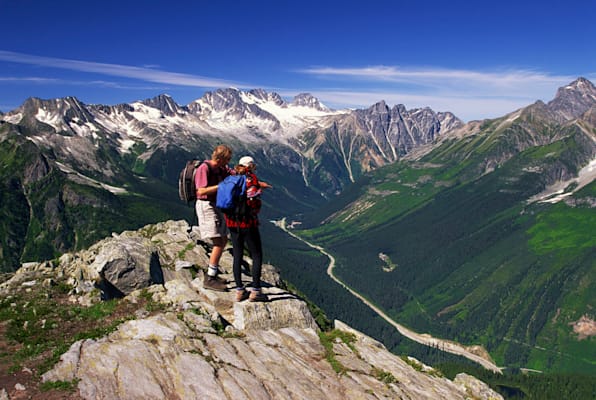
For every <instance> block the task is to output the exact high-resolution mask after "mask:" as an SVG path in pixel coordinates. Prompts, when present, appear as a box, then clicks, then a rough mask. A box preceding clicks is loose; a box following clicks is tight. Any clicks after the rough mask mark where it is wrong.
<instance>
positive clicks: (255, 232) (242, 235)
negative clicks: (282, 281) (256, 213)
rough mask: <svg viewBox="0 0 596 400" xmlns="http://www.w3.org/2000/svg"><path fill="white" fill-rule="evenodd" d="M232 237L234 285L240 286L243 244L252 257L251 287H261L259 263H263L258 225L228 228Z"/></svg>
mask: <svg viewBox="0 0 596 400" xmlns="http://www.w3.org/2000/svg"><path fill="white" fill-rule="evenodd" d="M229 230H230V236H231V238H232V246H234V249H233V255H234V280H235V281H236V287H242V286H243V284H242V277H241V271H240V268H241V267H242V256H243V253H244V244H245V243H246V246H247V247H248V251H249V252H250V256H251V258H252V268H251V275H252V287H253V288H255V289H260V288H261V264H262V263H263V248H262V246H261V234H260V233H259V227H257V226H255V227H254V228H229Z"/></svg>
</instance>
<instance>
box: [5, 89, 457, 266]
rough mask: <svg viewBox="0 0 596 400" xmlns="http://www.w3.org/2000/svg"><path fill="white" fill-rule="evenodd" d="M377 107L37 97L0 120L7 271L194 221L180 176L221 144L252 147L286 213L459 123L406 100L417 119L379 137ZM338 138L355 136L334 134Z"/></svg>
mask: <svg viewBox="0 0 596 400" xmlns="http://www.w3.org/2000/svg"><path fill="white" fill-rule="evenodd" d="M376 108H379V107H376ZM376 108H375V109H374V110H373V109H371V110H362V111H358V110H356V111H348V110H343V111H333V110H330V109H329V108H327V107H325V106H324V105H322V104H321V103H320V102H319V101H318V100H317V99H316V98H314V97H313V96H311V95H309V94H302V95H298V96H296V98H294V100H293V101H292V102H290V103H287V102H285V101H284V100H283V99H281V97H280V96H279V95H277V94H276V93H267V92H265V91H264V90H261V89H256V90H252V91H249V92H242V91H239V90H236V89H221V90H217V91H215V92H208V93H206V94H205V95H204V96H203V97H202V98H200V99H198V100H196V101H194V102H192V103H191V104H189V105H188V106H180V105H178V104H176V103H175V102H174V101H173V99H172V98H171V97H169V96H167V95H160V96H157V97H155V98H153V99H147V100H144V101H138V102H134V103H132V104H120V105H116V106H106V105H86V104H83V103H81V102H80V101H79V100H77V99H76V98H73V97H66V98H63V99H51V100H41V99H37V98H31V99H28V100H27V101H26V102H25V103H24V104H23V105H22V106H21V107H19V108H18V109H16V110H13V111H11V112H9V113H7V114H3V115H2V116H1V119H0V124H1V125H0V144H1V146H0V159H1V160H2V162H3V164H4V165H5V168H3V170H2V172H1V173H0V174H1V176H0V178H1V185H2V186H3V187H4V188H6V190H5V191H4V194H3V197H4V198H5V200H4V201H3V202H2V205H1V206H0V208H1V212H2V214H3V215H5V216H6V218H5V219H4V222H2V223H1V224H2V226H3V228H2V229H3V233H5V235H4V236H3V239H2V252H1V254H0V270H13V269H15V268H16V267H17V266H18V265H19V262H20V261H27V260H31V259H36V258H53V257H55V256H56V255H57V254H59V253H61V252H64V251H66V250H68V249H71V248H80V246H81V245H84V244H89V240H95V239H99V238H101V237H103V236H104V235H106V234H109V233H110V232H111V231H112V230H117V229H124V228H135V227H139V226H142V225H143V224H146V223H149V222H156V221H158V220H160V219H163V217H164V216H165V215H168V216H169V217H172V218H182V217H186V218H187V219H188V220H189V221H191V220H192V219H193V218H194V217H193V213H192V209H191V208H187V209H185V208H184V207H183V205H182V204H181V203H179V201H178V200H177V196H176V191H175V190H176V183H177V178H178V173H179V171H180V169H181V167H182V166H183V165H184V164H185V162H186V160H188V159H190V158H193V157H197V156H199V157H202V158H208V157H209V155H210V154H211V151H212V149H213V147H214V146H215V145H217V144H219V143H222V142H224V143H227V144H229V145H230V146H231V147H232V148H233V149H234V151H235V154H236V155H238V154H243V153H249V154H252V155H253V156H254V158H255V159H256V160H257V162H258V164H259V165H261V168H260V171H262V175H263V178H264V179H267V180H268V181H270V182H272V183H273V184H274V185H275V186H276V187H278V188H279V190H275V191H272V192H271V195H270V196H268V197H267V199H266V201H267V204H266V207H268V209H269V210H271V211H272V213H274V214H275V215H285V214H294V213H299V212H304V211H309V210H312V209H314V208H316V207H317V206H318V205H319V204H322V203H323V202H324V199H325V196H330V195H332V194H334V193H338V192H339V191H341V190H342V189H343V188H344V187H345V186H346V185H348V184H349V183H350V182H351V181H353V180H354V179H355V178H357V177H358V176H359V175H360V174H361V173H362V171H367V170H370V169H372V168H376V167H378V166H380V165H384V164H387V163H389V162H393V161H395V160H396V159H397V158H396V154H397V153H396V152H395V151H394V152H393V153H394V154H393V155H391V156H390V157H386V156H385V155H379V154H380V152H381V151H382V149H383V148H386V147H387V146H389V147H391V146H394V142H395V143H398V142H399V141H400V140H401V139H399V138H400V137H401V136H404V135H408V136H409V137H411V140H408V141H407V143H408V146H409V147H415V146H416V145H417V144H421V143H424V142H426V141H428V139H429V138H433V137H436V136H437V135H438V134H439V132H440V131H441V129H443V130H445V129H448V128H451V127H453V126H458V124H461V122H460V121H459V120H457V119H456V118H455V117H454V116H453V115H451V114H436V113H434V112H433V111H431V110H429V109H425V110H424V112H421V113H419V112H418V111H411V112H408V111H406V110H405V108H404V107H403V106H401V108H400V112H399V113H397V114H396V116H395V117H394V118H398V117H399V118H402V119H403V118H405V119H407V120H408V121H409V122H408V124H407V126H406V125H403V127H400V128H399V129H391V134H390V135H385V136H383V135H380V136H379V134H377V133H374V132H373V131H372V130H371V129H369V128H368V126H369V125H371V124H369V123H368V122H367V121H368V120H369V119H371V118H373V117H374V118H376V117H375V115H377V114H378V112H377V111H376ZM383 112H385V114H387V115H385V116H384V117H383V122H382V123H375V132H377V131H378V130H389V126H390V125H391V124H392V122H391V116H390V115H389V113H388V108H387V107H386V106H385V110H384V111H383ZM394 114H395V113H394ZM338 121H339V122H338ZM441 121H445V126H444V127H442V125H441ZM338 126H341V131H338V130H337V127H338ZM398 131H399V132H398ZM375 135H377V136H379V137H376V136H375ZM340 136H341V137H350V136H354V137H355V138H356V139H354V140H351V139H346V140H344V139H341V140H334V138H336V137H340ZM383 138H384V139H383ZM354 142H357V143H358V147H354V146H353V143H354ZM373 142H374V143H375V144H374V146H373ZM370 146H372V147H370ZM369 147H370V148H369ZM406 150H407V149H406ZM406 150H403V149H402V150H400V153H404V152H405V151H406ZM32 174H33V176H31V175H32ZM34 182H39V183H38V184H37V186H36V187H33V186H31V185H32V184H33V183H34ZM143 203H149V204H151V205H152V207H149V208H146V207H143V206H142V204H143ZM94 219H95V222H93V220H94ZM49 232H51V234H50V233H49ZM31 257H33V258H31Z"/></svg>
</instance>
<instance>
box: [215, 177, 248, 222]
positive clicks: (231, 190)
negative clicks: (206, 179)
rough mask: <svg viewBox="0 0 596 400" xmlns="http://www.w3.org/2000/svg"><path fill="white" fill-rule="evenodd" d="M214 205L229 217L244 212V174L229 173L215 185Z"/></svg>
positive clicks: (243, 213)
mask: <svg viewBox="0 0 596 400" xmlns="http://www.w3.org/2000/svg"><path fill="white" fill-rule="evenodd" d="M215 207H217V208H218V209H220V210H221V211H222V212H223V213H224V214H226V215H228V216H230V217H236V218H239V217H242V216H244V215H245V214H246V212H247V206H246V175H229V176H227V177H226V178H225V179H224V180H223V181H221V182H220V183H219V185H217V197H216V200H215Z"/></svg>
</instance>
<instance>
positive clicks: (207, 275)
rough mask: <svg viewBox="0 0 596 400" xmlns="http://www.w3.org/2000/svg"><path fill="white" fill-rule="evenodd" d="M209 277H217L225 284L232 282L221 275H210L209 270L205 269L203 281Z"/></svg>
mask: <svg viewBox="0 0 596 400" xmlns="http://www.w3.org/2000/svg"><path fill="white" fill-rule="evenodd" d="M208 278H215V279H217V280H218V281H219V282H221V283H223V284H228V283H230V281H228V280H227V279H226V278H222V277H221V276H219V275H215V276H209V274H207V271H203V282H205V281H206V280H207V279H208Z"/></svg>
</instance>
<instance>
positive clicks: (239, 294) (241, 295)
mask: <svg viewBox="0 0 596 400" xmlns="http://www.w3.org/2000/svg"><path fill="white" fill-rule="evenodd" d="M246 299H248V292H247V291H246V290H244V289H236V301H244V300H246Z"/></svg>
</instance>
